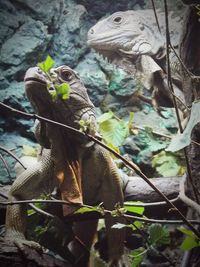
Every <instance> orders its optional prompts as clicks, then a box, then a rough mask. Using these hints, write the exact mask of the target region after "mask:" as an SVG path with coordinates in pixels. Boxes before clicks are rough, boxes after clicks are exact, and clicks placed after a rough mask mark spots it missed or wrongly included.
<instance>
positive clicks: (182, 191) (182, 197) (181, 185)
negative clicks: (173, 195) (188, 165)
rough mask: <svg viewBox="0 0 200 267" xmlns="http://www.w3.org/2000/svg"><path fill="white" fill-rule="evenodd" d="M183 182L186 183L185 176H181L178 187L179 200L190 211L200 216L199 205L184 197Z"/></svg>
mask: <svg viewBox="0 0 200 267" xmlns="http://www.w3.org/2000/svg"><path fill="white" fill-rule="evenodd" d="M185 182H186V175H184V176H183V178H182V180H181V182H180V186H179V188H180V189H179V198H180V199H181V200H182V201H183V202H184V203H185V204H187V205H188V206H190V207H191V208H192V209H194V210H195V211H196V212H197V213H198V214H199V215H200V205H199V204H197V203H196V202H194V201H193V200H192V199H190V198H189V197H187V196H186V194H185Z"/></svg>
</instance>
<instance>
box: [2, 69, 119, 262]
mask: <svg viewBox="0 0 200 267" xmlns="http://www.w3.org/2000/svg"><path fill="white" fill-rule="evenodd" d="M51 75H52V77H53V78H54V80H55V81H56V83H57V84H62V83H68V84H69V85H70V88H71V92H70V95H69V99H67V100H63V99H62V97H61V96H59V95H57V96H56V97H52V91H53V92H54V91H55V88H54V86H53V84H52V86H51V81H50V80H49V77H48V75H46V74H45V73H44V72H43V71H41V70H40V69H39V68H38V67H33V68H30V69H29V70H28V71H27V72H26V75H25V78H24V80H25V89H26V94H27V97H28V99H29V100H30V102H31V105H32V107H33V108H34V110H35V112H36V113H37V114H38V115H41V116H43V117H46V118H48V119H51V120H55V121H58V122H60V123H63V124H67V125H70V126H73V127H75V128H76V129H79V128H80V125H79V121H80V120H84V121H86V122H87V121H90V127H89V128H88V129H87V130H88V132H89V133H90V134H92V135H95V134H96V132H97V126H96V120H95V111H94V106H93V104H92V102H91V101H90V99H89V97H88V95H87V91H86V88H85V87H84V85H83V83H82V82H81V80H80V78H79V76H78V74H77V73H76V72H75V71H73V70H72V69H71V68H69V67H68V66H60V67H58V68H55V69H52V70H51ZM36 138H37V139H38V141H39V143H40V144H41V145H42V146H43V147H44V149H43V152H42V154H41V155H40V157H39V159H38V162H37V163H36V164H34V165H32V166H31V167H29V168H27V169H26V170H25V171H23V172H22V174H21V175H20V176H19V177H17V179H16V180H15V182H14V183H13V185H12V187H11V190H10V194H9V199H10V200H11V201H13V200H22V199H32V198H36V197H38V196H39V195H40V194H41V193H42V192H43V191H44V190H46V189H48V190H49V191H50V192H51V191H52V190H53V188H54V187H55V186H57V187H59V189H60V191H61V196H62V199H64V200H66V201H69V202H72V203H74V204H82V203H84V204H89V205H97V204H99V203H101V202H103V205H104V207H105V208H106V209H109V210H113V209H114V208H115V205H120V206H122V205H123V194H122V189H121V182H120V173H119V171H118V169H117V167H116V165H115V163H114V162H113V160H112V158H111V156H110V154H109V153H108V152H107V151H106V150H105V149H104V148H102V147H100V146H99V145H98V144H95V143H94V142H90V141H89V140H88V139H87V138H83V137H82V136H79V134H76V133H74V132H70V131H68V130H66V129H64V128H62V127H59V126H55V125H52V124H50V123H46V122H44V121H42V122H41V123H40V124H39V126H38V127H37V130H36ZM71 209H72V208H71V207H70V206H69V207H67V206H63V213H64V215H67V214H69V213H70V212H72V210H71ZM105 222H106V228H107V233H108V247H109V260H110V261H109V262H110V265H109V266H124V265H123V259H122V255H123V247H124V230H118V229H117V230H116V229H111V226H112V225H113V224H114V223H116V222H124V219H123V218H122V217H111V216H110V215H106V217H105ZM96 227H97V223H96V222H94V221H93V222H92V221H91V222H87V223H86V222H82V223H81V222H80V223H76V224H75V226H74V232H75V235H77V236H78V238H79V239H81V242H82V243H83V244H85V246H86V247H88V250H89V249H90V247H91V245H92V241H93V238H94V234H95V230H96ZM25 231H26V206H25V205H18V204H17V205H12V206H8V209H7V214H6V235H5V238H6V239H7V240H8V241H11V242H14V243H15V244H17V245H18V246H19V247H20V248H22V249H23V247H24V245H28V246H31V247H34V248H38V247H39V244H38V243H35V242H33V241H29V240H26V238H25ZM79 246H80V244H77V243H76V240H73V241H72V242H71V244H70V249H71V251H72V253H73V254H75V256H77V253H80V247H79ZM78 256H80V255H78ZM77 266H78V265H77ZM81 266H82V265H81Z"/></svg>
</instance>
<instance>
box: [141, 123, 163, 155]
mask: <svg viewBox="0 0 200 267" xmlns="http://www.w3.org/2000/svg"><path fill="white" fill-rule="evenodd" d="M141 138H142V139H143V142H144V143H145V146H146V149H148V150H150V151H151V152H157V151H160V150H162V149H164V148H166V147H167V145H168V141H166V140H164V141H163V140H161V139H160V138H157V137H155V136H154V135H153V129H152V128H151V127H145V131H143V133H142V134H141Z"/></svg>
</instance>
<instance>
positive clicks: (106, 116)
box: [97, 110, 113, 124]
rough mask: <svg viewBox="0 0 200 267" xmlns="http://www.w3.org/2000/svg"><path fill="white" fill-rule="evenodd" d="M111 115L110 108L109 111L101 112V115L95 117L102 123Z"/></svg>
mask: <svg viewBox="0 0 200 267" xmlns="http://www.w3.org/2000/svg"><path fill="white" fill-rule="evenodd" d="M112 117H113V112H112V111H111V110H109V112H106V113H104V114H102V115H101V116H99V117H98V118H97V122H98V123H99V124H100V123H103V122H105V121H107V120H110V119H111V118H112Z"/></svg>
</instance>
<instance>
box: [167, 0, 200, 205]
mask: <svg viewBox="0 0 200 267" xmlns="http://www.w3.org/2000/svg"><path fill="white" fill-rule="evenodd" d="M164 9H165V26H166V57H167V82H168V87H169V89H170V91H171V92H172V93H173V94H172V99H173V103H174V107H175V111H176V117H177V121H178V125H179V129H180V133H183V127H182V124H181V119H180V115H179V110H178V106H177V102H176V98H175V96H174V87H173V83H172V77H171V67H170V57H169V53H170V51H169V48H170V47H169V45H170V34H169V21H168V6H167V0H164ZM183 151H184V156H185V162H186V167H187V173H188V179H189V181H190V183H191V187H192V190H193V192H194V196H195V199H196V201H197V203H199V198H198V193H197V190H196V188H195V186H194V182H193V179H192V172H191V168H190V163H189V158H188V154H187V150H186V148H184V149H183Z"/></svg>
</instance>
